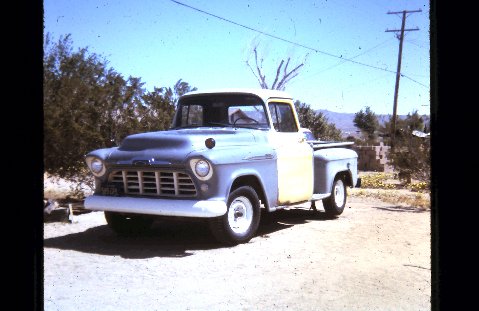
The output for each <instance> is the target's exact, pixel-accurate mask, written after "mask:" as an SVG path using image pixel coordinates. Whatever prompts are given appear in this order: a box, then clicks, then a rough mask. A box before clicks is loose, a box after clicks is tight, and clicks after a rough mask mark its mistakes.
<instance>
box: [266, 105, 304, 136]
mask: <svg viewBox="0 0 479 311" xmlns="http://www.w3.org/2000/svg"><path fill="white" fill-rule="evenodd" d="M268 107H269V110H270V112H271V117H272V119H273V126H274V129H275V130H276V131H278V132H297V131H298V127H297V126H296V122H295V121H294V114H293V109H292V108H291V106H290V105H288V104H286V103H276V102H271V103H269V104H268Z"/></svg>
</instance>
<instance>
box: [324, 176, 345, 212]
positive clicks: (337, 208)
mask: <svg viewBox="0 0 479 311" xmlns="http://www.w3.org/2000/svg"><path fill="white" fill-rule="evenodd" d="M323 206H324V210H325V211H326V214H328V215H330V216H337V215H341V214H342V213H343V211H344V207H345V206H346V184H345V183H344V181H343V180H342V179H341V177H339V176H336V178H335V179H334V182H333V187H332V189H331V196H329V197H328V198H326V199H323Z"/></svg>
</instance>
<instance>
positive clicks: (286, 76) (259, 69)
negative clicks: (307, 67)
mask: <svg viewBox="0 0 479 311" xmlns="http://www.w3.org/2000/svg"><path fill="white" fill-rule="evenodd" d="M258 45H259V44H256V45H255V46H254V48H253V50H252V53H253V54H254V61H255V64H254V65H255V67H256V68H255V69H256V70H255V69H253V67H252V66H251V64H250V62H249V59H247V60H246V65H248V67H249V68H250V69H251V72H252V73H253V75H254V76H255V77H256V79H257V80H258V82H259V85H260V86H261V88H263V89H269V88H270V87H269V86H268V83H267V82H266V74H265V73H264V69H263V61H264V59H263V57H261V56H258ZM306 56H307V54H306ZM258 57H260V59H258ZM290 61H291V57H288V59H287V60H286V63H285V60H284V59H282V60H281V62H280V63H279V65H278V68H277V69H276V76H275V78H274V82H273V84H272V85H271V89H272V90H281V91H284V89H285V87H286V83H288V82H289V81H291V79H293V78H295V77H296V76H297V75H298V74H299V70H300V68H301V67H303V66H304V63H305V62H306V57H305V58H304V60H303V61H302V62H301V63H300V64H299V65H297V66H296V67H294V68H293V69H291V70H289V71H288V66H289V65H290ZM283 65H284V67H283Z"/></svg>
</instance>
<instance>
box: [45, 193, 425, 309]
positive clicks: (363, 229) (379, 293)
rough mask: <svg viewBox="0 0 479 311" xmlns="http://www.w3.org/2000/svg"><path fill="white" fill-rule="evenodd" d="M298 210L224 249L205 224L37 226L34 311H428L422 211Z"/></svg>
mask: <svg viewBox="0 0 479 311" xmlns="http://www.w3.org/2000/svg"><path fill="white" fill-rule="evenodd" d="M348 200H349V201H348V203H347V205H346V207H347V209H345V211H344V213H343V214H342V215H341V216H340V217H338V218H336V219H328V218H326V217H325V215H324V213H323V212H322V206H321V204H317V206H318V210H319V211H318V212H314V211H312V210H309V208H308V206H306V205H300V206H298V208H296V209H288V210H283V211H278V212H275V213H273V214H269V215H267V216H265V217H263V218H262V221H261V224H260V229H259V233H258V235H257V236H256V237H255V238H253V239H252V240H251V241H250V242H249V243H247V244H241V245H238V246H235V247H224V246H222V245H221V244H218V243H216V242H215V241H214V239H213V237H212V236H211V235H210V233H209V231H208V228H207V226H206V225H204V224H202V223H196V222H179V221H177V222H169V223H162V222H158V223H157V224H156V225H155V226H154V227H153V230H152V232H151V233H150V234H149V235H147V236H143V237H138V238H120V237H117V236H116V235H115V234H114V233H112V232H111V231H110V230H109V228H108V227H107V226H106V221H105V219H104V217H103V213H101V212H92V213H88V214H82V215H77V216H75V217H74V223H72V224H70V223H61V222H52V223H45V224H44V306H45V310H62V311H66V310H89V311H92V310H102V311H103V310H115V311H118V310H142V311H143V310H430V308H431V305H430V298H431V270H430V264H431V263H430V255H431V250H430V212H429V210H420V209H415V208H411V207H407V206H401V205H392V204H390V203H384V202H381V201H376V200H373V199H365V198H359V197H350V198H348Z"/></svg>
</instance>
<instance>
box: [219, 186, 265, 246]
mask: <svg viewBox="0 0 479 311" xmlns="http://www.w3.org/2000/svg"><path fill="white" fill-rule="evenodd" d="M227 205H228V210H227V212H226V214H224V215H223V216H221V217H216V218H212V219H211V220H210V229H211V232H212V233H213V235H214V236H215V238H216V239H217V240H218V241H220V242H222V243H226V244H229V245H236V244H239V243H246V242H248V241H249V240H251V238H252V237H253V236H254V234H255V233H256V230H257V229H258V225H259V220H260V218H261V209H260V205H259V198H258V195H257V194H256V191H254V189H253V188H251V187H249V186H243V187H239V188H238V189H236V190H234V191H233V192H231V194H230V195H229V197H228V203H227Z"/></svg>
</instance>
